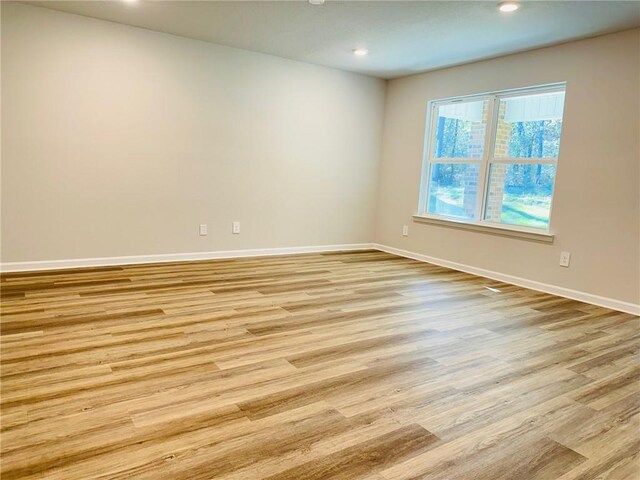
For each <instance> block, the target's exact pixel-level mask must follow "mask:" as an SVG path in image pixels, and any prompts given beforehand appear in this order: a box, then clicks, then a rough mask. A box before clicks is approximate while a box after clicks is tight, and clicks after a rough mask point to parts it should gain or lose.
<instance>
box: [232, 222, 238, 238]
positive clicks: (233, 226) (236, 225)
mask: <svg viewBox="0 0 640 480" xmlns="http://www.w3.org/2000/svg"><path fill="white" fill-rule="evenodd" d="M231 233H233V234H234V235H237V234H238V233H240V222H233V223H232V224H231Z"/></svg>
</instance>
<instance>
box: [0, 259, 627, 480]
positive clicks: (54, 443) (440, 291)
mask: <svg viewBox="0 0 640 480" xmlns="http://www.w3.org/2000/svg"><path fill="white" fill-rule="evenodd" d="M1 286H2V297H3V301H2V320H1V327H2V337H1V338H2V352H1V353H2V358H1V368H2V370H1V378H2V399H1V408H2V410H1V411H2V427H1V428H2V433H1V440H2V445H1V455H2V466H1V474H2V475H1V478H2V480H12V479H60V480H69V479H83V480H87V479H129V478H135V479H154V480H156V479H165V478H166V479H174V480H175V479H189V480H196V479H245V480H257V479H270V480H275V479H289V480H304V479H367V480H408V479H430V480H457V479H472V480H484V479H486V480H497V479H513V480H516V479H517V480H534V479H560V480H577V479H584V480H587V479H609V480H611V479H616V480H622V479H638V478H640V459H639V454H638V452H639V451H640V388H639V384H640V382H639V381H638V380H639V375H640V366H639V362H638V360H639V357H638V348H639V346H640V328H639V327H640V319H639V318H638V317H634V316H632V315H628V314H624V313H619V312H614V311H611V310H607V309H604V308H600V307H595V306H591V305H587V304H583V303H579V302H575V301H572V300H567V299H563V298H559V297H554V296H551V295H546V294H542V293H538V292H534V291H531V290H526V289H523V288H519V287H515V286H512V285H507V284H503V283H499V282H495V281H492V280H487V279H484V278H479V277H475V276H472V275H468V274H464V273H460V272H456V271H453V270H448V269H445V268H440V267H436V266H433V265H429V264H425V263H420V262H416V261H413V260H409V259H405V258H400V257H396V256H393V255H389V254H386V253H382V252H377V251H365V252H355V253H354V252H351V253H332V254H314V255H299V256H286V257H269V258H258V259H237V260H221V261H207V262H191V263H174V264H157V265H137V266H125V267H105V268H90V269H81V270H67V271H57V272H38V273H22V274H6V275H4V276H2V283H1Z"/></svg>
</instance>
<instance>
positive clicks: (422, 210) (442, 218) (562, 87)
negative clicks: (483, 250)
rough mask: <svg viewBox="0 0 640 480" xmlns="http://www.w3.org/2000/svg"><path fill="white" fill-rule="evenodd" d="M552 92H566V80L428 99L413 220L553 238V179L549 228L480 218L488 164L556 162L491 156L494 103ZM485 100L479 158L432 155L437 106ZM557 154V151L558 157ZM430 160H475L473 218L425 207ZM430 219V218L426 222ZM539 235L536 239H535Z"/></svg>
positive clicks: (482, 209) (487, 181) (553, 159)
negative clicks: (418, 190)
mask: <svg viewBox="0 0 640 480" xmlns="http://www.w3.org/2000/svg"><path fill="white" fill-rule="evenodd" d="M552 92H566V83H565V82H562V83H554V84H549V85H540V86H535V87H527V88H519V89H512V90H503V91H497V92H490V93H484V94H478V95H464V96H459V97H450V98H443V99H438V100H431V101H429V103H428V105H427V124H426V130H425V141H424V152H423V162H422V174H421V180H420V199H419V205H418V213H417V215H414V218H415V219H416V220H417V221H423V222H426V223H435V224H444V223H445V222H446V223H451V224H453V225H460V226H462V227H463V228H466V227H467V226H468V227H471V229H472V230H486V229H498V230H501V231H505V232H507V233H508V232H510V231H512V232H515V233H516V235H515V236H525V237H526V236H527V235H519V234H518V233H524V234H531V238H535V239H539V240H540V239H544V237H548V238H550V239H551V240H552V239H553V234H552V233H551V216H552V212H553V200H554V197H555V195H554V194H555V189H556V179H555V178H554V184H553V191H552V194H551V205H550V210H549V228H547V229H544V228H535V227H525V226H520V225H511V224H507V223H500V222H492V221H489V220H485V219H484V216H485V215H484V213H485V204H486V201H487V195H488V189H489V172H490V167H491V165H492V164H499V163H508V164H523V165H524V164H536V165H537V164H551V165H557V163H558V158H510V157H504V158H503V157H495V156H494V154H495V141H496V134H497V122H498V105H499V102H500V100H501V99H504V98H509V97H519V96H524V95H531V94H544V93H552ZM484 100H488V104H487V109H488V111H487V124H486V126H485V128H486V130H485V142H484V147H483V152H482V157H478V158H444V157H441V158H435V157H434V156H433V155H434V150H435V149H434V148H433V147H434V142H435V134H436V132H435V130H436V124H437V122H436V121H435V119H436V118H437V117H436V111H437V108H438V107H440V106H442V105H447V104H452V103H459V102H470V101H484ZM560 144H561V145H562V133H561V134H560ZM559 156H560V155H559V154H558V157H559ZM434 163H466V164H468V163H477V164H478V165H479V166H480V168H479V173H478V191H477V193H476V195H477V198H476V211H475V219H468V218H464V217H455V216H450V215H442V214H433V213H429V212H428V210H427V207H428V206H427V203H428V199H429V191H428V190H429V178H430V176H431V166H432V165H433V164H434ZM430 220H433V221H430ZM537 237H540V238H537Z"/></svg>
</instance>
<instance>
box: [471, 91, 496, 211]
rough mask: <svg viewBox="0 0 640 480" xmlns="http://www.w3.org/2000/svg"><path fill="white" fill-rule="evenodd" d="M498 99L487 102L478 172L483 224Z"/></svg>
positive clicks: (477, 203)
mask: <svg viewBox="0 0 640 480" xmlns="http://www.w3.org/2000/svg"><path fill="white" fill-rule="evenodd" d="M497 102H498V99H497V97H496V96H493V97H491V99H490V100H489V101H488V102H487V124H486V127H485V135H484V146H483V149H482V163H481V164H480V171H479V172H478V191H477V194H476V195H477V196H476V221H477V222H481V221H482V217H483V212H484V202H485V200H486V197H487V190H488V185H487V183H488V177H489V158H491V157H492V156H493V155H492V152H493V148H494V145H495V136H496V125H497V118H498V108H497V105H498V103H497Z"/></svg>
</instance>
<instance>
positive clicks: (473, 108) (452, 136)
mask: <svg viewBox="0 0 640 480" xmlns="http://www.w3.org/2000/svg"><path fill="white" fill-rule="evenodd" d="M436 113H437V115H436V118H435V122H436V128H435V141H434V145H433V156H434V157H435V158H481V157H482V151H483V147H484V136H485V131H486V124H487V101H486V100H480V101H475V102H460V103H452V104H447V105H439V106H438V107H437V109H436Z"/></svg>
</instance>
